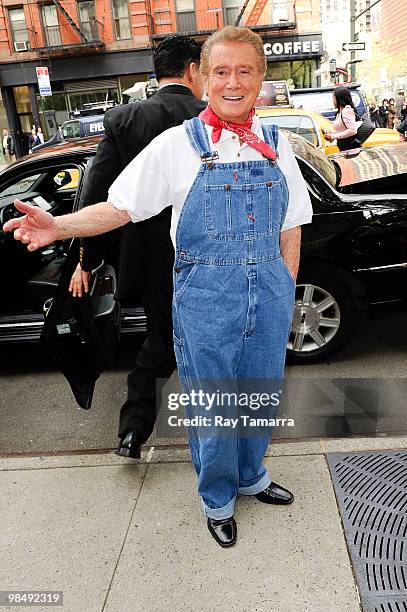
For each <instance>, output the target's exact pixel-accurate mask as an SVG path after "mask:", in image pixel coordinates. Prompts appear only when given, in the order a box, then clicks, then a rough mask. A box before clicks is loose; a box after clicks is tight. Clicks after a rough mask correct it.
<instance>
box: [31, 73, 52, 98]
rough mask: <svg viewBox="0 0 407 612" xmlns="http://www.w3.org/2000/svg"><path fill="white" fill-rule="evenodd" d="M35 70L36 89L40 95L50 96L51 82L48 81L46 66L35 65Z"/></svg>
mask: <svg viewBox="0 0 407 612" xmlns="http://www.w3.org/2000/svg"><path fill="white" fill-rule="evenodd" d="M35 72H36V73H37V81H38V89H39V90H40V96H52V91H51V83H50V81H49V73H48V68H47V66H37V67H36V69H35Z"/></svg>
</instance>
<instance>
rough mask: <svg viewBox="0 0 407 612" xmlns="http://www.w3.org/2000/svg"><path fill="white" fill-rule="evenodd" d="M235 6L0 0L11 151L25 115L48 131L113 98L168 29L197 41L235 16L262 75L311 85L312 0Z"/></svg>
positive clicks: (23, 141) (207, 1)
mask: <svg viewBox="0 0 407 612" xmlns="http://www.w3.org/2000/svg"><path fill="white" fill-rule="evenodd" d="M242 9H243V2H242V1H241V0H61V1H59V0H52V2H50V1H43V0H40V1H39V0H20V1H18V0H0V86H1V94H2V100H3V105H4V112H5V114H3V115H2V114H1V111H0V121H2V122H3V123H4V122H5V121H6V122H7V125H8V127H9V128H10V129H11V131H12V132H13V133H14V136H15V141H16V149H17V152H18V154H19V155H22V154H24V153H26V152H27V151H28V148H27V142H28V134H29V132H30V129H31V126H32V125H33V124H34V125H41V126H42V129H43V131H44V132H45V133H46V135H47V136H51V135H52V134H53V133H54V132H55V130H56V129H57V124H60V123H62V122H63V121H65V120H66V119H67V118H68V116H69V112H70V111H73V110H75V109H80V108H82V107H83V105H84V104H86V103H92V102H101V101H103V100H105V99H107V98H108V99H114V100H116V101H121V94H122V91H123V90H125V89H127V88H128V87H130V86H131V85H133V83H134V82H136V81H143V80H147V78H148V74H149V73H151V72H152V71H153V70H154V66H153V60H152V49H153V47H154V46H155V45H157V44H158V43H159V42H160V40H162V39H163V38H165V37H166V36H168V35H169V34H173V33H177V32H178V33H187V34H188V35H190V36H194V37H196V38H197V39H198V40H201V41H203V40H204V39H205V38H206V37H207V36H209V35H210V34H211V33H212V32H213V31H215V30H218V29H219V28H221V27H222V26H223V25H228V24H231V25H233V24H235V23H236V21H239V24H240V25H245V26H247V27H250V28H252V29H253V30H254V31H257V32H258V33H259V35H260V36H261V37H262V38H263V40H264V44H265V51H266V54H267V60H268V64H269V70H268V72H267V78H268V79H281V78H283V79H287V80H288V81H289V83H290V86H291V87H306V86H314V85H316V84H317V77H316V76H315V74H314V73H315V70H316V69H317V68H318V66H319V62H320V59H321V57H322V54H323V45H322V36H321V32H320V0H249V2H248V4H247V5H246V7H245V9H244V11H243V12H242ZM38 67H47V68H48V71H49V75H50V81H51V89H52V95H49V96H40V93H39V89H38V82H37V75H36V68H38ZM3 126H4V125H3ZM3 126H1V125H0V127H3ZM4 127H5V126H4Z"/></svg>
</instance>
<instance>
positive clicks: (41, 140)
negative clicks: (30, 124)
mask: <svg viewBox="0 0 407 612" xmlns="http://www.w3.org/2000/svg"><path fill="white" fill-rule="evenodd" d="M37 136H38V139H39V141H40V144H44V134H43V131H42V128H41V126H38V129H37Z"/></svg>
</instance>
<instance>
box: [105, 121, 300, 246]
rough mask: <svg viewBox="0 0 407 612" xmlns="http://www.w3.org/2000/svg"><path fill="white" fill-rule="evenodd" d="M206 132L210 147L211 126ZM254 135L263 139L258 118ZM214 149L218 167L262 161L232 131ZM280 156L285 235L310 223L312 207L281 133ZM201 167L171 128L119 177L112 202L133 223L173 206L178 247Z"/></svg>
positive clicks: (173, 229) (187, 144)
mask: <svg viewBox="0 0 407 612" xmlns="http://www.w3.org/2000/svg"><path fill="white" fill-rule="evenodd" d="M205 127H206V130H207V131H208V134H209V142H210V143H212V139H211V133H212V127H211V126H208V125H206V126H205ZM252 131H253V132H255V133H256V134H257V135H258V136H259V137H260V138H262V139H263V132H262V129H261V123H260V119H259V118H258V117H256V116H255V117H253V125H252ZM212 150H215V151H217V152H218V154H219V162H220V163H233V162H240V161H253V160H264V157H263V156H262V154H261V153H260V152H259V151H256V150H255V149H253V148H252V147H249V146H248V145H247V144H246V143H242V144H240V141H239V138H238V137H237V136H236V134H234V133H233V132H230V131H229V130H222V135H221V138H220V140H219V142H217V143H216V144H213V145H212ZM277 151H278V154H279V159H278V164H279V166H280V168H281V170H282V172H283V173H284V175H285V177H286V180H287V184H288V190H289V202H288V209H287V215H286V218H285V221H284V225H283V228H282V231H284V230H287V229H290V228H292V227H296V226H298V225H303V224H304V223H310V222H311V220H312V206H311V201H310V198H309V195H308V190H307V187H306V184H305V181H304V179H303V177H302V174H301V172H300V169H299V167H298V164H297V161H296V159H295V156H294V153H293V151H292V149H291V145H290V143H289V142H288V140H287V138H286V137H285V136H284V135H283V134H281V132H280V134H279V143H278V148H277ZM215 163H216V162H215ZM201 164H202V162H201V159H200V157H199V156H198V154H197V153H196V151H195V150H194V149H193V148H192V146H191V145H190V142H189V139H188V136H187V133H186V131H185V128H184V126H182V125H179V126H177V127H173V128H170V129H169V130H166V131H165V132H163V133H162V134H160V135H159V136H157V137H156V138H154V140H152V141H151V143H150V144H149V145H148V146H147V147H146V148H145V149H143V151H141V153H139V155H137V157H135V158H134V159H133V160H132V161H131V162H130V163H129V165H128V166H127V167H126V168H125V169H124V170H123V172H122V173H121V174H120V175H119V176H118V177H117V179H116V180H115V182H114V183H113V184H112V186H111V187H110V189H109V195H108V201H109V202H111V203H112V204H113V205H114V206H115V207H116V208H117V209H119V210H126V211H127V212H128V214H129V216H130V218H131V220H132V221H133V222H137V221H144V220H145V219H149V218H150V217H153V216H154V215H157V214H158V213H160V212H161V211H162V210H164V208H166V207H167V206H170V205H172V221H171V238H172V241H173V243H174V244H175V234H176V229H177V223H178V219H179V216H180V213H181V210H182V207H183V205H184V203H185V201H186V199H187V195H188V193H189V191H190V189H191V187H192V184H193V182H194V180H195V178H196V175H197V174H198V171H199V168H200V166H201Z"/></svg>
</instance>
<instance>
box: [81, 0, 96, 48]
mask: <svg viewBox="0 0 407 612" xmlns="http://www.w3.org/2000/svg"><path fill="white" fill-rule="evenodd" d="M78 9H79V21H80V24H81V30H82V32H83V33H84V34H85V36H86V38H87V39H88V40H97V38H98V30H97V23H96V18H95V2H94V0H85V2H79V3H78Z"/></svg>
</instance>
